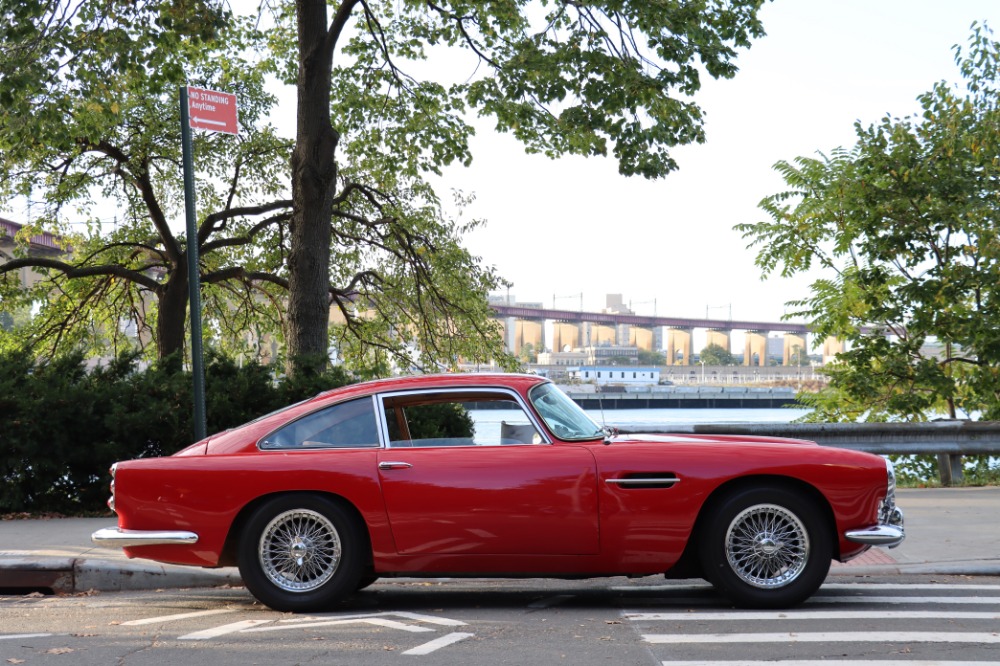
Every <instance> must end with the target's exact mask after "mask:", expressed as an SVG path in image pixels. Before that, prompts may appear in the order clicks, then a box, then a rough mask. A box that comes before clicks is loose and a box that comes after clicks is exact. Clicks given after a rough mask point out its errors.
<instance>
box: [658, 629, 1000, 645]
mask: <svg viewBox="0 0 1000 666" xmlns="http://www.w3.org/2000/svg"><path fill="white" fill-rule="evenodd" d="M642 638H643V640H645V641H646V642H647V643H889V644H898V643H980V644H984V643H1000V634H996V633H971V632H963V631H953V632H949V631H945V632H940V631H939V632H931V631H926V632H923V631H899V632H894V631H885V632H875V631H844V632H832V631H820V632H815V633H808V632H794V631H793V632H788V633H776V634H645V635H643V637H642Z"/></svg>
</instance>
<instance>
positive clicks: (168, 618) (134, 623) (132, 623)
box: [121, 608, 235, 627]
mask: <svg viewBox="0 0 1000 666" xmlns="http://www.w3.org/2000/svg"><path fill="white" fill-rule="evenodd" d="M233 612H235V610H234V609H231V608H220V609H216V610H205V611H193V612H191V613H177V614H175V615H161V616H159V617H147V618H146V619H144V620H129V621H128V622H122V624H121V626H123V627H138V626H141V625H143V624H156V623H158V622H174V621H176V620H186V619H188V618H192V617H206V616H208V615H221V614H223V613H233Z"/></svg>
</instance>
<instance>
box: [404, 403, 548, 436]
mask: <svg viewBox="0 0 1000 666" xmlns="http://www.w3.org/2000/svg"><path fill="white" fill-rule="evenodd" d="M385 413H386V426H387V428H388V432H389V445H390V446H392V447H414V446H415V447H438V446H499V445H503V444H540V443H541V442H542V437H541V435H540V434H539V433H538V431H537V430H536V429H535V426H533V425H532V424H531V420H530V419H529V418H528V416H527V414H525V412H524V410H523V409H521V406H520V404H519V403H518V402H517V401H516V400H514V399H512V398H511V397H510V396H509V395H502V396H501V395H496V394H481V395H480V394H468V393H462V394H459V395H454V396H450V395H448V394H442V393H427V394H421V395H406V396H398V397H390V398H386V400H385Z"/></svg>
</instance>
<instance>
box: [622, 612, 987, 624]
mask: <svg viewBox="0 0 1000 666" xmlns="http://www.w3.org/2000/svg"><path fill="white" fill-rule="evenodd" d="M622 617H624V618H625V619H627V620H632V621H633V622H684V621H715V620H727V621H733V620H784V621H787V620H870V619H876V620H877V619H886V620H893V619H895V620H925V619H926V620H938V619H942V620H945V619H946V620H1000V612H996V613H981V612H977V611H956V612H948V611H939V610H938V611H825V610H790V611H720V612H711V611H692V612H683V613H680V612H676V613H643V612H631V611H625V612H623V613H622Z"/></svg>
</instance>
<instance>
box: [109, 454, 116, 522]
mask: <svg viewBox="0 0 1000 666" xmlns="http://www.w3.org/2000/svg"><path fill="white" fill-rule="evenodd" d="M108 471H109V472H111V497H109V498H108V508H109V509H111V510H112V511H114V510H115V472H117V471H118V463H115V464H114V465H112V466H111V469H110V470H108Z"/></svg>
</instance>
